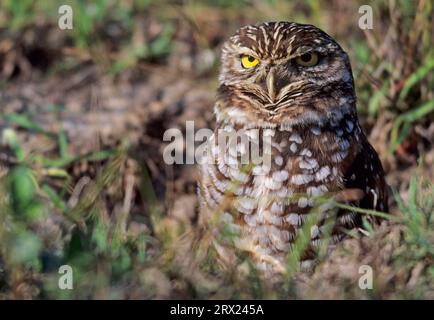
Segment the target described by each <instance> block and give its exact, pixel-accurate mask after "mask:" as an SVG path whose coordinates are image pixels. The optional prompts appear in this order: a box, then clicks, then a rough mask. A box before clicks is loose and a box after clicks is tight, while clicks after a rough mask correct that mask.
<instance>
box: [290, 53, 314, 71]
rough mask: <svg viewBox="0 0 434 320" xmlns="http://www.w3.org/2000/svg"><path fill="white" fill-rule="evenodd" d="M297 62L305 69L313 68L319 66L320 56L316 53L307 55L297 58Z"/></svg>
mask: <svg viewBox="0 0 434 320" xmlns="http://www.w3.org/2000/svg"><path fill="white" fill-rule="evenodd" d="M295 62H296V63H297V64H298V65H300V66H303V67H313V66H315V65H317V64H318V54H317V53H315V52H309V53H305V54H303V55H301V56H299V57H297V58H296V59H295Z"/></svg>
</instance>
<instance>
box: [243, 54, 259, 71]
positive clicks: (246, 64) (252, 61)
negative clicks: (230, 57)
mask: <svg viewBox="0 0 434 320" xmlns="http://www.w3.org/2000/svg"><path fill="white" fill-rule="evenodd" d="M258 63H259V60H258V59H256V58H255V57H252V56H242V57H241V65H242V66H243V68H245V69H250V68H253V67H254V66H256V65H257V64H258Z"/></svg>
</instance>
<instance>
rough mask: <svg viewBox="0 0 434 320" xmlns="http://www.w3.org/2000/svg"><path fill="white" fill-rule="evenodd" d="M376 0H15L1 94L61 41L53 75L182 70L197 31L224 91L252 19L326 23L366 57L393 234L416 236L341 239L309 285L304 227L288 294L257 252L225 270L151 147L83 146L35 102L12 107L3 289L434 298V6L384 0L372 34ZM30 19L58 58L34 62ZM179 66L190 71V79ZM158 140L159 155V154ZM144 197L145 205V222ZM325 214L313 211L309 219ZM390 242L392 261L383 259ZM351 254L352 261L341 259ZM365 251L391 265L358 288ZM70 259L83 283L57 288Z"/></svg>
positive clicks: (357, 57)
mask: <svg viewBox="0 0 434 320" xmlns="http://www.w3.org/2000/svg"><path fill="white" fill-rule="evenodd" d="M364 2H366V1H356V2H355V3H353V4H351V5H349V4H348V2H347V1H330V2H323V1H316V0H309V1H275V0H269V1H253V0H252V1H249V0H245V1H234V0H219V1H200V2H199V1H170V2H168V1H163V2H161V1H151V0H142V1H140V0H129V1H120V0H98V1H92V2H88V1H79V0H77V1H31V0H20V1H14V0H1V1H0V40H1V41H0V66H1V67H0V74H1V81H0V83H1V86H0V88H1V90H8V88H9V86H12V85H20V83H21V82H23V83H24V80H23V79H24V78H25V71H26V70H30V73H31V75H32V77H33V76H34V74H33V73H32V72H33V70H36V69H38V67H39V66H40V63H41V61H40V60H38V59H46V60H50V58H47V57H48V56H49V55H48V54H49V53H52V52H51V51H53V52H54V53H53V57H55V58H53V59H52V61H48V62H47V63H45V62H44V63H43V65H47V66H48V67H47V68H42V72H41V73H39V74H37V79H38V81H48V79H49V78H50V77H56V76H60V77H61V75H62V74H63V73H67V72H73V71H75V70H76V69H80V68H82V67H83V66H86V65H87V64H91V65H95V66H97V68H98V70H100V71H101V74H102V75H103V76H108V77H110V78H112V79H118V78H122V76H123V75H125V74H129V73H130V72H137V70H141V71H142V70H148V69H149V68H151V67H152V68H154V69H153V70H155V68H157V70H158V68H162V70H163V71H162V72H166V71H167V69H163V68H164V67H165V66H167V65H169V66H170V67H172V64H171V63H172V62H171V59H175V65H176V66H177V67H179V66H180V65H182V61H181V58H184V57H180V56H179V55H180V52H181V54H184V53H182V52H183V51H179V50H180V49H179V47H181V48H182V46H180V43H183V42H185V43H190V42H191V43H194V46H193V48H194V49H191V50H190V51H191V52H193V53H194V54H196V53H195V52H196V51H198V52H212V53H213V55H212V59H211V60H212V61H211V62H210V63H208V65H207V64H205V63H203V64H201V65H197V66H196V65H195V66H194V67H192V68H191V70H190V71H191V72H190V73H191V74H193V78H194V79H195V80H196V81H197V82H204V83H207V84H209V87H210V88H213V89H212V90H214V89H215V81H216V80H215V79H216V70H217V69H216V66H217V65H218V54H219V53H218V52H219V45H220V44H221V42H222V41H223V40H224V39H225V37H227V36H228V35H230V34H231V33H232V32H233V31H234V30H235V29H236V28H237V27H239V26H240V25H243V24H246V23H256V22H260V21H266V20H291V21H297V22H302V23H312V24H315V25H317V26H319V27H321V28H323V29H324V30H326V31H327V32H328V33H330V34H331V35H333V36H336V38H337V39H338V41H339V42H340V43H342V44H343V47H344V48H345V49H346V50H347V51H348V52H349V54H350V56H351V59H352V64H353V72H354V76H355V79H356V85H357V95H358V99H359V103H358V108H359V114H360V116H361V121H362V123H363V125H364V127H365V128H366V129H367V131H368V132H370V140H371V141H372V142H373V144H374V146H375V147H376V149H377V151H378V152H379V153H380V156H381V158H382V160H383V162H384V163H385V167H386V171H388V176H389V178H390V181H391V184H392V187H393V197H392V198H393V200H392V204H393V205H392V208H393V215H392V217H390V218H388V220H390V221H389V223H388V224H386V226H382V227H383V229H382V231H381V232H383V231H384V232H386V233H387V234H391V235H395V234H396V232H398V233H399V235H400V236H399V237H398V238H393V239H392V240H390V242H385V243H382V242H381V241H379V238H378V237H379V236H378V235H377V233H376V231H374V230H372V228H371V227H370V226H369V225H368V224H367V225H366V229H367V230H369V236H367V237H365V238H363V239H357V241H358V242H357V243H359V244H358V245H359V246H360V247H361V248H364V249H366V248H373V249H372V252H369V250H367V251H368V252H366V253H365V255H363V254H362V253H363V250H362V249H360V250H353V251H352V252H348V250H346V248H345V247H343V248H339V249H338V250H336V252H334V253H333V254H332V258H331V259H330V261H331V262H325V264H324V265H320V266H319V268H318V270H319V271H318V272H316V273H315V274H314V275H313V276H312V277H311V278H310V280H309V281H310V282H308V283H309V285H310V287H309V288H308V289H304V290H302V287H301V286H300V285H299V284H298V283H297V281H296V279H297V277H298V276H299V275H298V268H299V256H300V253H301V252H302V251H303V248H304V246H305V245H306V239H305V238H303V236H302V235H301V236H300V237H299V239H298V240H297V242H296V246H295V254H294V255H291V256H290V257H288V274H287V277H286V278H285V279H284V280H283V281H284V286H283V287H282V288H281V290H280V291H276V290H275V288H273V285H272V284H270V283H267V282H265V283H264V282H263V281H261V280H260V278H259V276H258V274H257V273H256V271H255V270H254V268H253V267H252V264H251V262H250V261H249V258H248V257H245V256H243V255H242V253H238V257H239V259H240V265H239V266H238V269H236V270H229V271H227V272H224V273H223V272H221V270H219V269H218V267H217V266H216V264H215V261H214V258H215V253H213V252H212V250H211V251H210V250H209V248H207V243H206V241H202V242H201V243H195V242H194V240H191V239H190V238H189V236H190V235H191V233H192V226H191V224H189V223H186V222H185V221H183V220H177V219H173V218H171V217H169V216H168V214H167V212H168V206H167V203H168V202H169V201H173V199H168V198H169V195H164V192H163V196H161V192H160V191H159V190H158V188H155V187H154V185H155V184H156V183H155V180H157V178H156V177H155V176H153V175H152V174H151V171H152V168H151V167H150V166H149V164H148V163H145V162H144V161H143V160H142V158H141V155H142V154H141V153H140V150H141V149H143V145H138V146H137V145H133V144H131V143H130V141H129V139H128V137H122V139H119V140H120V141H118V143H117V144H114V145H112V146H104V148H102V149H100V150H96V151H92V152H88V153H85V154H81V153H71V149H72V150H73V149H74V148H72V147H71V144H72V143H73V141H71V139H70V138H69V137H68V135H67V131H66V129H65V128H63V127H62V126H60V127H59V128H58V130H57V131H55V132H53V131H52V130H51V131H49V130H46V129H45V128H44V127H42V126H41V125H40V124H39V123H38V122H37V121H35V120H34V114H33V113H32V111H31V110H26V111H25V112H21V111H20V112H5V111H4V110H2V109H0V115H1V117H0V119H1V121H0V130H1V141H2V144H1V148H2V149H1V150H0V154H2V158H1V159H0V161H2V162H3V163H4V164H2V162H0V297H2V298H55V299H58V298H69V299H71V298H106V299H107V298H108V299H122V298H132V299H134V298H318V297H322V296H321V292H322V291H321V290H322V289H325V290H326V291H327V290H329V289H330V290H329V292H331V293H330V296H327V294H323V297H329V298H385V299H387V298H431V299H432V298H434V292H433V290H434V289H433V288H434V281H433V279H434V268H433V265H434V264H433V256H434V246H433V245H434V238H433V234H434V233H433V223H434V221H433V220H434V217H433V211H434V186H433V184H432V181H433V180H432V179H434V176H433V172H434V170H433V164H434V157H433V156H432V154H433V145H432V144H433V143H434V141H433V139H434V137H433V135H434V127H433V126H432V120H433V114H434V90H433V88H434V72H433V71H434V51H433V50H434V49H433V48H434V43H433V42H434V40H433V34H434V23H433V20H432V17H433V10H434V8H433V2H432V1H423V0H421V1H405V0H401V1H375V2H373V1H372V3H370V4H371V5H372V6H373V8H374V29H373V30H366V31H362V30H360V29H359V28H358V26H357V20H358V17H359V14H358V12H357V9H358V7H359V5H362V4H365V3H364ZM63 4H70V5H71V6H72V8H73V11H74V20H73V23H74V28H73V30H66V31H60V30H58V29H57V19H58V17H59V14H58V8H59V6H60V5H63ZM183 26H187V27H188V28H187V30H188V31H189V32H191V34H189V37H187V36H185V34H182V33H181V31H182V30H183ZM216 26H217V27H219V28H220V29H218V28H217V27H216ZM213 28H216V29H215V30H209V29H213ZM29 30H36V31H35V32H36V34H37V35H36V39H38V40H37V41H36V42H38V41H41V43H42V46H45V47H42V48H38V50H39V51H37V52H38V53H39V54H41V50H42V55H43V58H40V57H39V58H36V60H35V58H32V55H35V52H36V51H35V50H30V49H29V48H28V44H27V43H26V41H27V40H26V39H27V38H26V35H27V34H28V32H29ZM47 30H55V31H54V32H55V33H56V34H57V35H58V36H59V38H60V40H59V39H57V38H56V39H57V41H58V43H57V45H56V44H54V45H53V44H52V43H51V42H50V43H49V44H47V42H45V41H48V40H47V39H45V37H44V35H45V34H46V32H48V31H47ZM47 34H48V33H47ZM180 39H181V40H180ZM56 46H57V47H56ZM50 50H51V51H50ZM11 52H12V53H13V54H11ZM191 52H189V53H191ZM50 57H51V56H50ZM11 61H13V62H12V63H11ZM198 61H199V62H200V61H201V60H200V59H199V60H198ZM7 63H9V64H10V65H12V67H6V65H7ZM199 64H200V63H199ZM143 68H144V69H143ZM176 72H178V74H177V75H176V78H180V77H181V76H184V75H185V74H184V73H183V72H185V71H179V70H177V71H176ZM145 73H146V72H145ZM30 78H31V77H30ZM210 107H211V106H210ZM0 108H1V107H0ZM46 108H47V110H51V113H52V114H54V115H56V117H57V115H59V114H61V113H62V112H63V110H64V108H65V106H64V105H61V104H57V102H56V103H52V104H47V106H46ZM22 133H29V134H30V135H32V134H38V135H41V136H43V137H44V139H47V140H48V141H50V143H51V144H53V145H55V148H54V150H55V152H50V153H48V154H46V153H44V152H34V151H33V150H27V149H26V146H25V143H24V142H23V139H22ZM161 138H162V137H160V140H161ZM147 148H149V149H146V148H145V153H146V152H149V153H151V151H150V149H151V147H149V146H147ZM154 149H155V147H154ZM3 155H4V156H3ZM418 161H419V162H418ZM160 162H161V160H160ZM82 163H87V164H88V166H91V167H92V170H93V171H92V175H91V176H92V178H91V179H90V178H88V180H83V179H84V178H83V177H81V176H80V175H79V174H77V173H76V172H75V171H74V170H75V168H76V167H77V166H80V165H81V164H82ZM405 171H406V172H411V173H403V172H405ZM156 189H157V190H156ZM132 190H134V191H135V192H136V193H137V194H136V195H135V196H134V195H132V193H133V191H132ZM167 193H169V192H168V191H167ZM172 197H173V196H172ZM125 199H127V200H128V201H127V200H125ZM130 202H133V203H134V204H135V207H137V208H139V211H140V214H138V215H135V218H134V219H132V208H131V205H130V204H129V203H130ZM337 205H338V206H339V204H337ZM361 213H362V214H376V213H375V212H361ZM378 214H379V215H381V213H378ZM312 217H313V219H314V217H315V216H314V215H313V216H312ZM132 220H134V221H132ZM314 223H315V221H314V220H312V221H310V222H307V223H306V225H305V228H306V230H309V227H310V225H313V224H314ZM397 230H398V231H397ZM381 232H380V233H378V234H381ZM304 234H309V232H307V231H306V232H305V233H304ZM351 236H352V237H356V235H351ZM228 237H229V238H230V232H229V235H228ZM384 239H389V238H387V237H385V238H384ZM380 240H381V238H380ZM394 241H395V242H394ZM326 243H327V242H326ZM380 244H382V245H383V246H382V247H381V246H380ZM379 246H380V247H379ZM324 248H325V247H324ZM192 249H194V250H192ZM383 250H384V251H383ZM390 250H392V251H393V252H392V253H390V257H389V256H388V257H389V258H388V260H387V261H383V260H381V259H382V257H383V256H384V255H387V254H388V252H389V251H390ZM297 253H298V255H297ZM383 253H384V254H383ZM322 257H325V250H324V253H323V255H322ZM366 257H370V258H369V259H371V260H369V259H368V258H366ZM335 258H336V259H337V258H339V259H340V260H339V259H337V262H336V264H335V265H333V264H332V265H331V267H330V266H328V265H327V263H333V261H334V259H335ZM363 259H365V260H366V259H368V260H369V262H370V264H372V265H373V266H375V267H377V269H376V270H377V271H378V274H380V275H383V276H384V278H382V279H377V278H376V279H375V288H376V289H375V290H374V292H373V293H372V292H363V291H361V290H358V289H357V288H358V287H357V279H358V278H357V276H358V275H357V273H356V275H355V276H353V277H352V276H351V275H349V276H348V278H345V277H346V274H345V273H340V271H339V270H340V269H339V267H338V265H342V264H347V265H351V263H354V264H356V265H357V266H358V264H360V263H362V262H363V261H365V260H363ZM63 264H68V265H71V266H73V270H74V290H59V288H58V286H57V281H58V278H59V274H58V272H57V271H58V268H59V266H61V265H63ZM324 268H328V269H327V270H328V271H327V272H325V271H324ZM333 272H334V273H333ZM383 273H384V274H383ZM336 279H338V280H336ZM385 279H386V280H385ZM387 279H388V280H387ZM348 281H350V283H352V285H351V286H348V285H346V284H347V283H348ZM351 281H353V282H351ZM354 281H355V282H354ZM324 286H328V287H324ZM333 287H338V289H337V291H336V292H337V293H332V292H335V291H333V290H332V288H333ZM318 288H320V289H321V290H320V291H318V290H317V289H318Z"/></svg>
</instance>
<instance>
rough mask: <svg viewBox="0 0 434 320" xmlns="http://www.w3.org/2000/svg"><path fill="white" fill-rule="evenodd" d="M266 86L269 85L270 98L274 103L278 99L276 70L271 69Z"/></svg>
mask: <svg viewBox="0 0 434 320" xmlns="http://www.w3.org/2000/svg"><path fill="white" fill-rule="evenodd" d="M266 84H267V91H268V96H269V97H270V100H271V101H273V102H274V100H275V99H276V87H275V70H274V68H271V69H270V71H269V72H268V74H267V78H266Z"/></svg>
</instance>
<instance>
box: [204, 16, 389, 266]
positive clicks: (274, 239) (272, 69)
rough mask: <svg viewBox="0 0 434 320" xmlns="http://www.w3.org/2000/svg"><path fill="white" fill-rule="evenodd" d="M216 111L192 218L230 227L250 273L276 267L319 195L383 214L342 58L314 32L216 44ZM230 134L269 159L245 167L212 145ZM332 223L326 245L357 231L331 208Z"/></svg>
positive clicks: (316, 230) (256, 34) (271, 29)
mask: <svg viewBox="0 0 434 320" xmlns="http://www.w3.org/2000/svg"><path fill="white" fill-rule="evenodd" d="M215 114H216V118H217V126H216V129H215V132H214V136H213V137H212V138H211V140H210V141H211V142H212V143H211V146H210V147H209V150H208V151H209V152H208V154H207V158H205V160H206V161H204V163H203V164H202V166H201V181H200V182H199V197H200V203H201V221H202V222H204V221H205V222H208V220H212V217H215V216H216V215H217V216H218V217H219V219H221V220H224V221H226V222H227V223H228V224H229V225H230V226H232V227H234V230H236V231H237V233H238V236H237V237H238V238H237V239H238V240H236V241H235V243H236V245H237V246H238V247H239V248H241V249H243V250H247V251H249V252H250V253H252V255H253V256H254V258H255V260H256V261H257V263H258V267H259V268H262V269H265V270H269V269H274V268H275V267H276V264H284V262H285V257H286V256H287V254H288V253H289V254H291V247H292V244H293V242H294V239H295V238H296V235H297V234H298V233H299V232H300V230H301V228H302V226H303V223H304V221H305V220H306V218H307V217H308V215H309V214H310V212H312V208H313V207H314V206H315V201H314V200H315V199H318V196H321V195H329V194H330V195H336V194H345V191H346V190H350V191H351V190H353V191H358V192H356V193H355V194H356V195H357V196H355V197H354V199H351V197H349V200H348V199H347V203H348V204H350V205H353V206H358V207H361V208H367V209H375V210H379V211H383V212H384V211H387V210H388V209H387V189H386V184H385V180H384V172H383V168H382V166H381V162H380V160H379V158H378V155H377V153H376V152H375V150H374V149H373V147H372V146H371V145H370V144H369V142H368V141H367V138H366V136H365V134H364V133H363V130H362V128H361V126H360V124H359V121H358V118H357V112H356V96H355V92H354V83H353V76H352V71H351V66H350V61H349V58H348V56H347V54H346V53H345V52H344V51H343V49H342V48H341V47H340V46H339V44H338V43H336V41H335V40H333V38H331V37H330V36H329V35H327V34H326V33H325V32H323V31H321V30H320V29H318V28H316V27H314V26H312V25H305V24H297V23H290V22H269V23H263V24H260V25H257V26H246V27H243V28H241V29H239V30H238V31H237V33H236V34H235V35H234V36H232V37H231V38H230V39H229V40H228V41H227V42H226V43H225V44H224V46H223V52H222V66H221V71H220V76H219V88H218V94H217V101H216V103H215ZM239 131H243V132H244V134H245V136H247V137H248V142H249V143H251V145H252V146H257V147H259V149H260V152H262V154H263V155H269V156H270V159H271V161H269V162H263V163H257V162H256V163H253V162H251V163H247V165H245V163H241V161H240V159H241V158H240V154H241V155H242V154H243V152H244V153H245V152H246V148H245V147H243V145H242V144H240V145H241V147H240V145H238V144H237V148H236V150H235V151H236V154H234V152H231V151H234V150H231V148H230V147H229V145H230V144H228V143H221V141H220V140H219V139H218V138H217V137H218V136H219V135H221V134H222V133H230V132H239ZM261 137H262V140H261ZM267 137H268V140H267V139H265V138H267ZM267 141H268V142H267ZM265 146H268V147H269V148H268V151H266V150H265V149H266V148H265ZM249 164H250V165H249ZM295 195H297V196H295ZM343 198H345V197H343ZM291 199H292V201H291ZM320 209H321V210H322V212H323V215H324V216H327V214H328V213H327V212H328V211H330V208H329V207H327V206H323V207H322V208H321V207H320ZM334 217H335V221H333V222H334V228H333V230H332V239H333V240H334V241H335V242H337V241H339V240H341V238H343V236H344V234H345V233H344V230H349V229H353V228H359V227H361V226H362V218H361V215H360V214H358V213H355V212H351V211H346V210H342V209H340V210H339V211H338V213H337V215H335V216H334ZM321 221H323V220H320V221H319V222H318V223H317V224H315V225H313V226H312V227H311V229H310V231H311V232H310V233H311V234H310V237H311V240H310V241H311V243H310V244H309V245H308V247H307V248H306V252H305V253H304V256H303V257H301V260H302V263H301V264H302V266H304V267H309V264H311V263H312V262H313V261H312V258H313V257H314V255H315V248H316V247H317V246H318V244H319V243H320V242H319V241H320V239H321V235H322V233H323V228H322V222H321ZM219 251H221V250H219Z"/></svg>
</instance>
